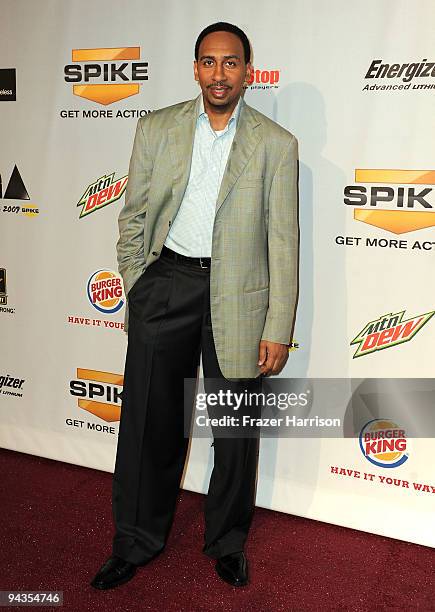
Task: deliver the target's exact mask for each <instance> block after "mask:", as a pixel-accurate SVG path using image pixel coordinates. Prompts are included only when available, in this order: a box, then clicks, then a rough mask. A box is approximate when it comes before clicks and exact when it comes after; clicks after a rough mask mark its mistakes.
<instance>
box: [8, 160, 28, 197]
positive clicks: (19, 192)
mask: <svg viewBox="0 0 435 612" xmlns="http://www.w3.org/2000/svg"><path fill="white" fill-rule="evenodd" d="M3 197H4V199H5V200H30V197H29V194H28V193H27V189H26V187H25V185H24V183H23V179H22V178H21V174H20V173H19V172H18V168H17V166H14V169H13V170H12V174H11V178H10V179H9V184H8V186H7V187H6V191H5V195H4V196H3Z"/></svg>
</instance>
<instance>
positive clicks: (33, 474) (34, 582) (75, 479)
mask: <svg viewBox="0 0 435 612" xmlns="http://www.w3.org/2000/svg"><path fill="white" fill-rule="evenodd" d="M0 465H1V474H2V476H1V500H2V519H1V527H0V530H1V553H0V554H1V574H0V575H1V578H0V589H1V590H17V591H19V590H45V591H47V590H59V591H63V594H64V595H63V596H64V605H63V608H61V609H63V610H71V611H74V612H82V611H86V610H93V611H98V610H101V611H104V612H106V611H110V612H112V611H114V612H118V611H126V612H128V611H133V610H134V611H136V610H138V611H139V610H152V611H153V612H156V611H160V610H162V611H164V612H172V611H183V612H185V611H189V612H190V611H194V612H197V611H206V610H224V611H233V610H234V611H235V610H238V611H239V610H241V611H245V610H246V611H248V610H249V611H250V610H252V611H254V610H255V611H259V612H263V611H275V610H285V611H293V610H295V611H297V612H302V611H305V610H316V611H320V610H331V611H335V612H336V611H339V610H343V611H354V610H355V611H369V610H370V611H371V612H373V611H379V612H382V611H384V610H385V611H387V610H388V611H390V610H400V611H407V610H422V611H426V610H428V611H429V610H435V585H434V557H435V555H434V550H433V549H431V548H426V547H423V546H417V545H414V544H407V543H405V542H400V541H397V540H391V539H387V538H383V537H379V536H374V535H369V534H365V533H361V532H359V531H353V530H351V529H345V528H342V527H335V526H332V525H327V524H324V523H319V522H315V521H310V520H307V519H302V518H297V517H294V516H289V515H286V514H280V513H277V512H271V511H268V510H262V509H257V511H256V514H255V518H254V523H253V526H252V529H251V534H250V539H249V546H248V548H247V555H248V559H249V561H250V569H251V584H250V585H249V586H248V587H246V588H242V589H235V588H233V587H230V586H229V585H226V584H225V583H223V582H221V581H220V579H219V578H218V577H217V576H216V575H215V572H214V569H213V561H212V560H211V559H208V558H207V557H205V556H204V555H203V554H202V552H201V547H202V533H203V517H202V506H203V500H204V497H203V496H202V495H198V494H194V493H189V492H185V491H183V492H181V494H180V503H179V505H178V510H177V515H176V518H175V523H174V527H173V529H172V532H171V536H170V540H169V542H168V546H167V549H166V551H165V552H164V553H163V554H162V555H161V556H160V557H159V558H157V559H156V560H155V561H153V562H152V564H150V565H148V566H146V567H143V568H140V569H139V570H138V572H137V574H136V576H135V578H133V580H132V581H131V582H129V583H128V584H125V585H123V586H121V587H118V588H116V589H114V590H113V591H106V592H98V591H95V590H94V589H92V588H91V587H90V586H89V581H90V579H91V578H92V577H93V575H94V573H95V572H96V570H97V569H98V567H99V566H100V565H101V564H102V562H103V561H104V560H105V559H106V557H107V556H108V555H109V554H110V544H111V538H112V533H113V530H112V518H111V507H110V501H111V499H110V498H111V478H112V475H111V474H107V473H104V472H99V471H96V470H90V469H87V468H82V467H77V466H74V465H69V464H66V463H59V462H56V461H51V460H49V459H41V458H39V457H33V456H31V455H25V454H21V453H15V452H12V451H6V450H0ZM14 609H29V608H14ZM30 609H32V608H30ZM39 609H41V608H39ZM51 609H53V608H51Z"/></svg>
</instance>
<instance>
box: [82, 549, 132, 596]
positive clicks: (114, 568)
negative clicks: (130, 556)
mask: <svg viewBox="0 0 435 612" xmlns="http://www.w3.org/2000/svg"><path fill="white" fill-rule="evenodd" d="M135 573H136V565H134V564H133V563H130V562H129V561H124V559H121V558H120V557H115V556H114V557H110V558H109V559H108V560H107V561H106V563H104V565H102V566H101V568H100V570H99V571H98V573H97V575H96V576H95V578H94V579H93V580H92V582H91V586H93V587H94V588H95V589H101V590H104V589H113V588H114V587H116V586H119V585H120V584H124V582H128V581H129V580H130V578H133V576H134V575H135Z"/></svg>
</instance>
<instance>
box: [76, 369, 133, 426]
mask: <svg viewBox="0 0 435 612" xmlns="http://www.w3.org/2000/svg"><path fill="white" fill-rule="evenodd" d="M123 384H124V377H123V376H122V375H121V374H112V373H111V372H100V371H98V370H88V369H84V368H77V378H76V379H75V380H71V381H70V393H71V395H73V396H75V397H77V398H79V399H78V400H77V405H78V407H79V408H80V409H81V410H86V411H87V412H90V413H91V414H94V415H95V416H97V417H98V418H100V419H102V420H103V421H106V422H107V423H112V422H114V421H119V419H120V417H121V402H122V386H123Z"/></svg>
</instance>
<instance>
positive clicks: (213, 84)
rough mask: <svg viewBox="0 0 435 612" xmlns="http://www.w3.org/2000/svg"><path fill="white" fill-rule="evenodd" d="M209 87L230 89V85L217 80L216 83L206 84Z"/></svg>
mask: <svg viewBox="0 0 435 612" xmlns="http://www.w3.org/2000/svg"><path fill="white" fill-rule="evenodd" d="M210 87H226V88H227V89H232V87H231V85H227V84H226V83H221V82H219V81H218V82H217V83H211V84H210V85H207V89H210Z"/></svg>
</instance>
